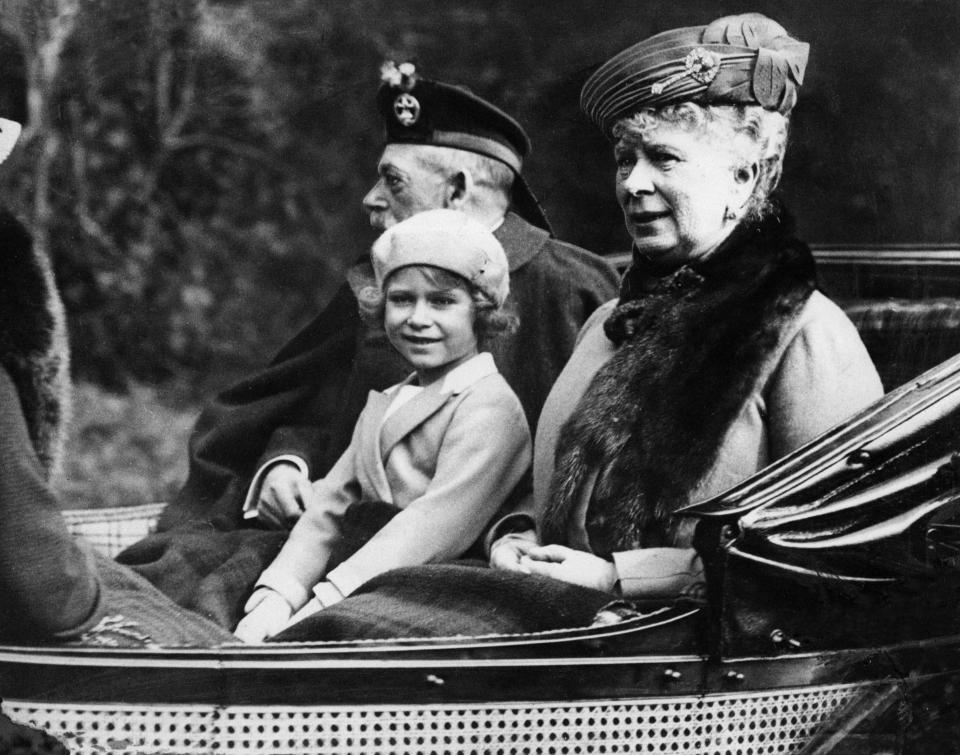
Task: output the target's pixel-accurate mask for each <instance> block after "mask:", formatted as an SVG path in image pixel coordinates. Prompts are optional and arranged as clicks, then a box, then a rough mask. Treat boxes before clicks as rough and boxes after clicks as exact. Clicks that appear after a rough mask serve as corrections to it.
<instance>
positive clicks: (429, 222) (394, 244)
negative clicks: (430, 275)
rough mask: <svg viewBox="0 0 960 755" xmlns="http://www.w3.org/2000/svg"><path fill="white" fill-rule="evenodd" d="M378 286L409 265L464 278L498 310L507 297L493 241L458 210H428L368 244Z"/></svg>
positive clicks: (503, 264)
mask: <svg viewBox="0 0 960 755" xmlns="http://www.w3.org/2000/svg"><path fill="white" fill-rule="evenodd" d="M370 256H371V258H372V260H373V272H374V275H375V276H376V278H377V286H379V287H380V288H381V289H382V288H383V282H384V281H385V280H386V279H387V278H388V277H389V276H390V274H391V273H393V272H394V271H396V270H398V269H400V268H401V267H408V266H410V265H430V266H432V267H438V268H441V269H442V270H449V271H450V272H451V273H456V274H457V275H459V276H461V277H463V278H465V279H466V280H468V281H469V282H470V283H472V284H473V285H475V286H476V287H477V288H479V289H480V290H481V291H483V292H484V293H485V294H486V295H487V296H489V297H490V300H491V301H492V302H493V303H494V304H495V305H497V306H498V307H499V306H502V305H503V302H504V301H505V300H506V298H507V294H508V293H509V292H510V273H509V272H508V268H507V256H506V254H504V252H503V247H502V246H500V242H499V241H497V239H496V238H495V237H494V235H493V234H492V233H491V232H490V231H488V230H487V229H486V228H484V227H483V226H482V225H481V224H480V223H478V222H477V221H476V220H473V219H472V218H469V217H467V216H466V215H465V214H464V213H462V212H459V211H458V210H427V211H426V212H421V213H418V214H416V215H414V216H413V217H410V218H407V219H406V220H404V221H402V222H400V223H397V224H396V225H394V226H391V227H390V228H388V229H387V230H386V231H384V232H383V234H381V236H380V238H378V239H377V240H376V241H375V242H374V243H373V249H372V250H371V253H370Z"/></svg>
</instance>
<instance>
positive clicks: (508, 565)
mask: <svg viewBox="0 0 960 755" xmlns="http://www.w3.org/2000/svg"><path fill="white" fill-rule="evenodd" d="M537 547H538V546H537V544H536V543H535V542H533V541H532V540H527V539H524V538H520V537H516V536H515V535H504V536H503V537H501V538H500V539H499V540H495V541H494V543H493V545H491V546H490V566H491V567H493V568H494V569H503V570H504V571H518V572H523V573H524V574H529V573H530V570H529V569H528V568H527V567H526V566H524V565H523V564H522V562H521V559H522V558H523V556H525V555H527V554H528V553H529V552H530V551H531V550H532V549H533V548H537Z"/></svg>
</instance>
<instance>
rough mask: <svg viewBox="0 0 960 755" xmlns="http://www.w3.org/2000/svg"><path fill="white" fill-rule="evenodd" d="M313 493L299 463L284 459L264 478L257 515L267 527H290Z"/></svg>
mask: <svg viewBox="0 0 960 755" xmlns="http://www.w3.org/2000/svg"><path fill="white" fill-rule="evenodd" d="M312 496H313V486H312V485H311V484H310V478H309V477H307V475H305V474H304V473H303V472H302V471H300V468H299V467H298V466H297V465H296V464H291V463H290V462H288V461H281V462H278V463H277V464H275V465H274V466H272V467H271V468H270V469H269V470H268V471H267V473H266V474H265V475H264V477H263V483H262V484H261V485H260V497H259V498H258V499H257V517H258V519H259V520H260V521H261V522H263V524H265V525H267V526H268V527H273V528H275V529H289V528H290V526H291V524H292V523H293V522H295V521H297V519H299V518H300V514H302V513H303V510H304V509H305V508H306V507H307V502H308V501H309V500H310V499H311V497H312Z"/></svg>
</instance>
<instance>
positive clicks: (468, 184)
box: [446, 170, 473, 210]
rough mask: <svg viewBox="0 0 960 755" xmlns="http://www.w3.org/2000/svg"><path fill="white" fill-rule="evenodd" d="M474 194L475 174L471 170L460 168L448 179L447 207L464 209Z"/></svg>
mask: <svg viewBox="0 0 960 755" xmlns="http://www.w3.org/2000/svg"><path fill="white" fill-rule="evenodd" d="M471 194H473V176H472V175H470V171H469V170H458V171H457V172H456V173H454V174H453V175H452V176H450V178H449V179H447V196H446V200H447V207H449V208H450V209H451V210H462V209H463V207H464V205H465V204H466V203H467V200H468V199H469V197H470V195H471Z"/></svg>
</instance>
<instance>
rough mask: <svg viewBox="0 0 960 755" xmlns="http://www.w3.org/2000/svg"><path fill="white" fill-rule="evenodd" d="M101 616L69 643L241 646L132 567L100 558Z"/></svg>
mask: <svg viewBox="0 0 960 755" xmlns="http://www.w3.org/2000/svg"><path fill="white" fill-rule="evenodd" d="M97 574H98V575H99V577H100V588H101V590H102V595H101V611H100V614H101V618H100V620H99V621H98V623H97V624H96V625H95V626H93V627H92V628H91V629H89V630H88V631H86V632H84V633H83V635H81V636H80V637H79V638H77V639H75V640H72V641H70V642H69V643H67V644H70V645H84V646H86V645H95V646H99V647H214V646H217V645H220V644H222V643H229V642H236V638H235V637H234V636H233V635H232V634H230V632H227V631H226V630H224V629H222V628H220V627H218V626H217V625H216V624H214V623H213V622H211V621H208V620H206V619H205V618H204V617H202V616H199V615H198V614H196V613H193V612H192V611H185V610H184V609H182V608H181V607H180V606H178V605H176V604H175V603H174V602H173V601H171V600H170V599H169V598H168V597H166V596H165V595H163V594H162V593H161V592H160V591H159V590H157V589H156V588H155V587H154V586H153V585H151V584H150V583H149V582H147V581H146V580H145V579H143V578H142V577H139V576H138V575H136V574H134V573H133V572H132V571H130V570H129V569H127V568H125V567H123V566H121V565H120V564H117V563H116V562H114V561H111V560H110V559H109V558H107V557H106V556H103V555H100V554H97Z"/></svg>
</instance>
